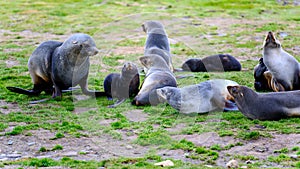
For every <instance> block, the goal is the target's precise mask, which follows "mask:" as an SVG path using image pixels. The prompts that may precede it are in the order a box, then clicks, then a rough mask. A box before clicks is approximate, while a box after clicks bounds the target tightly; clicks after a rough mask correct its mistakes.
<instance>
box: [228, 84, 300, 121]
mask: <svg viewBox="0 0 300 169" xmlns="http://www.w3.org/2000/svg"><path fill="white" fill-rule="evenodd" d="M227 89H228V91H229V93H230V94H231V95H232V96H233V97H234V100H235V103H236V104H237V106H238V108H239V110H240V111H241V112H242V113H243V114H244V115H245V116H246V117H248V118H250V119H258V120H279V119H282V118H286V117H300V105H299V103H300V91H288V92H275V93H266V94H258V93H256V92H255V91H253V90H252V89H250V88H248V87H245V86H228V87H227Z"/></svg>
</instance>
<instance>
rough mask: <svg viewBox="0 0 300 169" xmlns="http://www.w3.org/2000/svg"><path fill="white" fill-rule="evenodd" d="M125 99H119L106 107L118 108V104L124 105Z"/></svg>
mask: <svg viewBox="0 0 300 169" xmlns="http://www.w3.org/2000/svg"><path fill="white" fill-rule="evenodd" d="M125 100H126V99H121V100H118V101H117V102H116V103H115V104H112V105H109V106H107V107H108V108H116V107H117V106H119V105H120V104H122V103H124V102H125Z"/></svg>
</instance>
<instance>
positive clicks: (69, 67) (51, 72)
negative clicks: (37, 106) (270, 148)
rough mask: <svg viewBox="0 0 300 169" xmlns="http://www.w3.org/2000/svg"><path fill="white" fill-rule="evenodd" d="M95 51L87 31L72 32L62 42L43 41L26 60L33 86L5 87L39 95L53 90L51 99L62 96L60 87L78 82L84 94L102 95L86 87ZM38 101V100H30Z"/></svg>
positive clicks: (96, 51) (102, 94)
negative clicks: (26, 88) (84, 32)
mask: <svg viewBox="0 0 300 169" xmlns="http://www.w3.org/2000/svg"><path fill="white" fill-rule="evenodd" d="M97 53H98V49H97V47H96V45H95V42H94V40H93V38H92V37H90V36H89V35H87V34H82V33H78V34H73V35H72V36H70V37H69V38H68V39H67V40H66V41H65V42H63V43H61V42H57V41H46V42H43V43H42V44H40V45H39V46H38V47H37V48H36V49H35V50H34V52H33V53H32V55H31V56H30V58H29V60H28V69H29V73H30V76H31V79H32V81H33V89H32V90H25V89H21V88H16V87H7V89H9V90H10V91H12V92H16V93H20V94H27V95H39V94H40V93H41V92H42V91H45V92H47V93H50V92H52V98H56V97H61V96H62V90H66V89H68V88H70V87H73V86H76V85H78V84H79V85H80V87H81V90H82V92H83V93H84V94H85V95H89V96H105V93H104V92H95V91H90V90H88V84H87V78H88V73H89V66H90V61H89V57H90V56H94V55H96V54H97ZM53 86H54V88H53ZM41 101H44V100H41ZM38 102H40V101H33V102H31V103H38Z"/></svg>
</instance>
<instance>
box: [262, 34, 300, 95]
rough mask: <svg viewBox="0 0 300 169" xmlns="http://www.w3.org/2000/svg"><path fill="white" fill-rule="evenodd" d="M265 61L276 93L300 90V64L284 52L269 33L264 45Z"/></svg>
mask: <svg viewBox="0 0 300 169" xmlns="http://www.w3.org/2000/svg"><path fill="white" fill-rule="evenodd" d="M263 59H264V60H263V61H264V63H265V65H266V66H267V68H268V70H269V71H270V73H271V74H272V83H273V85H274V86H275V91H288V90H298V89H300V81H299V63H298V61H297V60H296V59H295V58H294V57H293V56H292V55H290V54H289V53H287V52H286V51H284V50H283V49H282V47H281V44H280V42H279V41H278V40H277V39H276V38H275V36H274V35H273V33H272V32H269V33H268V34H267V36H266V38H265V41H264V44H263Z"/></svg>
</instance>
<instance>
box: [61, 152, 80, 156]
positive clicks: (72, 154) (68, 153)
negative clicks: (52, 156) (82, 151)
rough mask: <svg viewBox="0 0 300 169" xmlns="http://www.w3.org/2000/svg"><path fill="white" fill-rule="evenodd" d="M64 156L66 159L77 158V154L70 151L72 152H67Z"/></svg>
mask: <svg viewBox="0 0 300 169" xmlns="http://www.w3.org/2000/svg"><path fill="white" fill-rule="evenodd" d="M62 155H63V156H66V157H74V156H77V155H78V154H77V152H75V151H70V152H66V153H64V154H62Z"/></svg>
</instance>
